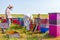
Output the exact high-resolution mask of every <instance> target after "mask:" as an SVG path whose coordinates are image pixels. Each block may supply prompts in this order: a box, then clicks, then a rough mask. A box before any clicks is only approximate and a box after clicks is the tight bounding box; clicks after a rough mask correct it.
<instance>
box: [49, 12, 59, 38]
mask: <svg viewBox="0 0 60 40" xmlns="http://www.w3.org/2000/svg"><path fill="white" fill-rule="evenodd" d="M49 34H50V35H51V36H55V37H57V36H60V14H59V13H49Z"/></svg>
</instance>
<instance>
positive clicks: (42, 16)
mask: <svg viewBox="0 0 60 40" xmlns="http://www.w3.org/2000/svg"><path fill="white" fill-rule="evenodd" d="M40 18H41V19H49V15H48V14H40Z"/></svg>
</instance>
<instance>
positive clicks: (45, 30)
mask: <svg viewBox="0 0 60 40" xmlns="http://www.w3.org/2000/svg"><path fill="white" fill-rule="evenodd" d="M48 30H49V28H44V27H41V28H40V31H41V32H42V33H45V32H47V31H48Z"/></svg>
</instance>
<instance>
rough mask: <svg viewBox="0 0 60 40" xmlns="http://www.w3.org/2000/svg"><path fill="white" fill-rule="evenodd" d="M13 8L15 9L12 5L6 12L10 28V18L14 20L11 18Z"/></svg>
mask: <svg viewBox="0 0 60 40" xmlns="http://www.w3.org/2000/svg"><path fill="white" fill-rule="evenodd" d="M12 8H13V6H12V5H9V6H8V7H7V8H6V10H5V15H6V19H7V22H8V24H9V26H10V24H11V20H10V18H12V16H11V10H12Z"/></svg>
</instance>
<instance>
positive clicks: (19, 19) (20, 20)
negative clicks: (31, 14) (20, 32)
mask: <svg viewBox="0 0 60 40" xmlns="http://www.w3.org/2000/svg"><path fill="white" fill-rule="evenodd" d="M18 21H19V22H20V23H21V24H20V25H21V26H24V21H23V18H18Z"/></svg>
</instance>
